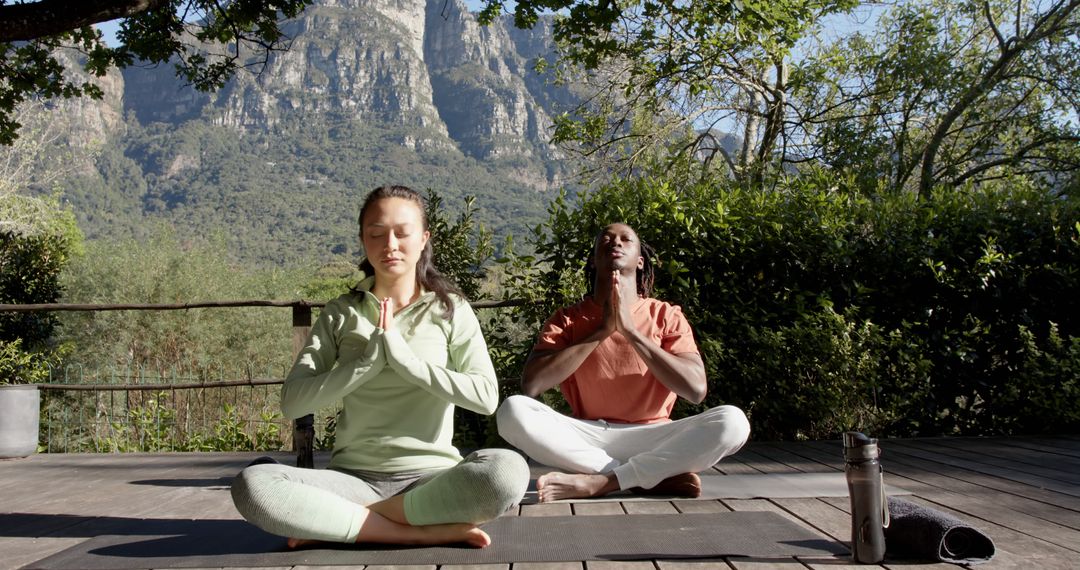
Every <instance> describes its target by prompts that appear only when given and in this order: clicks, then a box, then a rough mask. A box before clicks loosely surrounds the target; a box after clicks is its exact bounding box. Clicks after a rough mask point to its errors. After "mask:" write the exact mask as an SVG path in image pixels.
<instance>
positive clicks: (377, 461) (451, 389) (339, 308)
mask: <svg viewBox="0 0 1080 570" xmlns="http://www.w3.org/2000/svg"><path fill="white" fill-rule="evenodd" d="M373 283H374V280H373V279H372V278H368V279H365V280H364V281H363V282H361V284H360V287H359V288H360V289H361V290H360V291H357V292H355V293H348V294H345V295H342V296H340V297H338V298H337V299H334V300H333V301H331V302H329V303H327V305H326V307H325V308H324V309H323V311H322V312H321V314H320V315H319V318H318V319H317V320H316V322H315V325H314V326H313V327H312V329H311V336H310V337H309V338H308V341H307V344H306V346H305V347H304V349H303V350H302V351H301V352H300V354H299V355H298V357H297V360H296V363H295V364H294V365H293V368H292V370H291V371H290V372H289V375H288V377H287V378H286V379H285V385H284V387H283V388H282V390H281V409H282V411H283V413H284V414H285V417H287V418H289V419H295V418H299V417H303V416H305V415H307V414H310V413H314V412H316V411H318V410H320V409H322V408H325V407H327V406H331V405H334V404H335V403H337V402H338V401H341V402H342V410H341V415H340V416H339V417H338V423H337V431H336V437H335V444H334V452H333V457H332V459H331V460H330V466H331V467H338V468H343V469H349V470H365V471H378V472H385V473H397V472H402V471H426V470H431V469H445V468H448V467H452V466H453V465H455V464H457V463H458V462H459V461H461V455H460V454H459V453H458V450H457V448H455V447H454V446H453V444H452V443H451V439H452V438H453V429H454V406H461V407H463V408H465V409H468V410H472V411H474V412H477V413H481V414H485V415H490V414H492V413H493V412H494V411H495V408H496V406H497V405H498V403H499V402H498V400H499V387H498V380H497V379H496V377H495V367H494V366H493V365H492V363H491V357H490V356H489V355H488V351H487V343H485V342H484V337H483V334H482V333H481V331H480V323H479V321H477V319H476V314H475V313H474V312H473V310H472V307H470V306H469V304H468V303H467V302H465V300H464V299H461V298H460V297H457V296H455V295H451V298H452V299H453V300H454V314H453V318H452V319H450V320H447V319H446V318H444V317H443V312H444V307H443V305H442V303H440V302H439V300H438V299H437V298H436V297H435V294H434V293H432V292H430V291H425V292H423V293H422V294H421V296H420V298H419V299H417V300H416V301H415V302H414V303H412V304H410V305H409V306H407V307H405V308H404V309H402V310H401V311H399V312H398V313H397V314H396V315H394V325H393V326H392V327H391V329H390V330H388V331H384V330H383V329H381V328H378V327H377V326H376V324H377V323H378V322H379V300H378V299H376V298H375V296H374V295H372V294H371V293H370V292H369V290H370V288H371V285H372V284H373Z"/></svg>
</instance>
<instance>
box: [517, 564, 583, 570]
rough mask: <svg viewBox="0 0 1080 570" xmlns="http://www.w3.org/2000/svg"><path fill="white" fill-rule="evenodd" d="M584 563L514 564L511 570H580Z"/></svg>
mask: <svg viewBox="0 0 1080 570" xmlns="http://www.w3.org/2000/svg"><path fill="white" fill-rule="evenodd" d="M584 566H585V563H584V562H515V563H514V564H513V570H582V569H583V567H584Z"/></svg>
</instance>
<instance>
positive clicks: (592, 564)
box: [585, 560, 656, 570]
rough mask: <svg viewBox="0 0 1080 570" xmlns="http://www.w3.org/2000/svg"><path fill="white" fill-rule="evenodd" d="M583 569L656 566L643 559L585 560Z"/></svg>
mask: <svg viewBox="0 0 1080 570" xmlns="http://www.w3.org/2000/svg"><path fill="white" fill-rule="evenodd" d="M585 570H656V566H654V565H653V563H652V562H648V561H645V560H633V561H626V562H624V561H621V560H586V561H585Z"/></svg>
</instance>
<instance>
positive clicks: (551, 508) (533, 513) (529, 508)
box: [521, 503, 574, 517]
mask: <svg viewBox="0 0 1080 570" xmlns="http://www.w3.org/2000/svg"><path fill="white" fill-rule="evenodd" d="M572 514H574V512H573V510H572V509H571V508H570V503H540V504H537V505H521V516H523V517H564V516H565V517H568V516H570V515H572Z"/></svg>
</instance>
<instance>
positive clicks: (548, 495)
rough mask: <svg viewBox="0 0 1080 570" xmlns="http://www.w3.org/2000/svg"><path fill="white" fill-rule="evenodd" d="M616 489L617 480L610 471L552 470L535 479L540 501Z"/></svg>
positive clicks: (598, 494)
mask: <svg viewBox="0 0 1080 570" xmlns="http://www.w3.org/2000/svg"><path fill="white" fill-rule="evenodd" d="M618 489H619V480H618V479H616V478H615V475H614V474H612V473H609V474H602V473H589V474H571V473H559V472H557V471H553V472H551V473H548V474H547V475H541V476H540V478H539V479H537V480H536V492H537V494H538V495H539V496H540V502H541V503H550V502H551V501H558V500H559V499H582V498H585V497H601V496H603V495H606V494H608V493H611V492H612V491H617V490H618Z"/></svg>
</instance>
